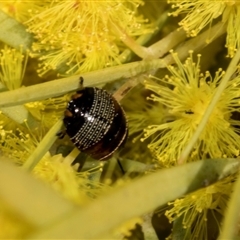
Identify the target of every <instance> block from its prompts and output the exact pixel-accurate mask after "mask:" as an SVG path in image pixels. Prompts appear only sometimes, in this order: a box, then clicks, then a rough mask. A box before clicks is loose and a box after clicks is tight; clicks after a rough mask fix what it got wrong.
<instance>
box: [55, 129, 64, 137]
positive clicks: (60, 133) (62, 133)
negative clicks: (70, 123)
mask: <svg viewBox="0 0 240 240" xmlns="http://www.w3.org/2000/svg"><path fill="white" fill-rule="evenodd" d="M56 135H57V136H58V138H59V139H63V138H64V136H65V135H66V130H65V129H64V130H62V131H60V132H58V133H57V134H56Z"/></svg>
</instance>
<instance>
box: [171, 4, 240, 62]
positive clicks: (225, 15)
mask: <svg viewBox="0 0 240 240" xmlns="http://www.w3.org/2000/svg"><path fill="white" fill-rule="evenodd" d="M168 3H170V4H172V9H173V12H171V13H170V14H169V15H172V16H178V15H180V14H186V16H185V17H184V18H183V20H181V21H180V22H179V25H180V26H181V27H182V28H183V29H184V30H185V31H186V33H187V34H188V35H189V36H192V37H194V36H196V35H197V34H198V33H199V32H200V31H201V30H202V29H203V28H204V27H206V26H208V25H209V28H211V25H212V22H213V21H214V20H215V19H217V18H218V17H220V16H221V18H222V19H221V20H222V22H223V23H225V24H226V28H227V38H226V47H227V48H228V56H229V57H233V55H234V54H235V52H236V50H237V49H238V48H239V46H240V29H239V27H236V26H239V24H240V4H239V1H228V0H211V1H209V0H188V1H183V0H169V1H168ZM206 40H209V39H206Z"/></svg>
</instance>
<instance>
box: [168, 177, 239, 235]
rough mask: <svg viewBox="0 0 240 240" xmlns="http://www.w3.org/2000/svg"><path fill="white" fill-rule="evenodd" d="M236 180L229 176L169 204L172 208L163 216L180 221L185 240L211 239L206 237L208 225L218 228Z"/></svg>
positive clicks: (171, 220)
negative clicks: (179, 219) (184, 230)
mask: <svg viewBox="0 0 240 240" xmlns="http://www.w3.org/2000/svg"><path fill="white" fill-rule="evenodd" d="M236 178H237V176H236V175H231V176H229V177H226V178H225V179H223V180H221V181H219V182H217V183H216V184H214V185H211V186H209V187H206V188H203V189H200V190H198V191H196V192H194V193H192V194H189V195H187V196H185V197H184V198H181V199H176V200H175V201H173V202H171V203H169V205H170V206H172V208H171V209H170V210H168V211H166V213H165V215H166V216H167V217H168V219H169V221H170V222H173V221H175V220H177V219H178V218H181V219H182V222H181V223H182V228H184V229H186V236H188V238H186V239H212V238H211V237H210V236H208V224H210V225H211V226H213V225H215V226H217V228H219V227H220V222H221V219H222V218H223V216H224V213H225V210H226V207H227V203H228V200H229V197H230V195H231V193H232V187H233V182H235V181H236ZM209 219H211V220H210V221H213V222H210V221H208V220H209ZM218 230H219V229H218Z"/></svg>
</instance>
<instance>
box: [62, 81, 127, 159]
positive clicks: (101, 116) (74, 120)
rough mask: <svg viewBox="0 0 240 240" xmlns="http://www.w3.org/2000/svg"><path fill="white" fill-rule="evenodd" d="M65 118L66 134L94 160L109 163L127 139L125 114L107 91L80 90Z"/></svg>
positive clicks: (75, 95)
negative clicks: (108, 160)
mask: <svg viewBox="0 0 240 240" xmlns="http://www.w3.org/2000/svg"><path fill="white" fill-rule="evenodd" d="M80 84H81V85H82V84H83V78H80ZM64 115H65V116H64V119H63V122H64V125H65V128H66V129H65V132H66V134H67V135H68V136H69V137H70V139H71V141H72V142H73V143H74V145H75V146H76V147H77V148H78V149H79V150H80V151H81V152H84V153H86V154H88V155H90V156H91V157H92V158H94V159H97V160H107V159H108V158H110V157H111V156H112V155H113V153H114V152H115V151H116V150H118V149H119V147H120V146H122V145H123V144H124V143H125V141H126V139H127V136H128V126H127V120H126V116H125V113H124V111H123V109H122V107H121V106H120V105H119V103H118V102H117V101H116V99H115V98H114V97H113V96H112V95H110V94H109V93H108V92H107V91H105V90H103V89H99V88H96V87H85V88H82V89H80V90H78V91H77V92H76V93H75V94H74V95H73V96H72V100H70V101H69V102H68V105H67V108H66V111H65V114H64Z"/></svg>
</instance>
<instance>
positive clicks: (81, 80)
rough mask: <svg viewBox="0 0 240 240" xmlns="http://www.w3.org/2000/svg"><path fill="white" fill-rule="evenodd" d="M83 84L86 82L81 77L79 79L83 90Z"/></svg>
mask: <svg viewBox="0 0 240 240" xmlns="http://www.w3.org/2000/svg"><path fill="white" fill-rule="evenodd" d="M83 82H84V78H83V77H82V76H81V77H80V78H79V84H80V86H81V88H83Z"/></svg>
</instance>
